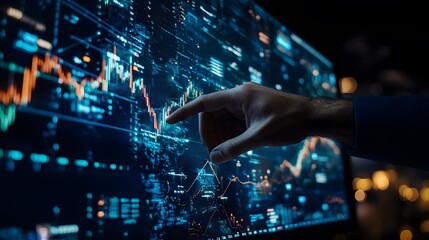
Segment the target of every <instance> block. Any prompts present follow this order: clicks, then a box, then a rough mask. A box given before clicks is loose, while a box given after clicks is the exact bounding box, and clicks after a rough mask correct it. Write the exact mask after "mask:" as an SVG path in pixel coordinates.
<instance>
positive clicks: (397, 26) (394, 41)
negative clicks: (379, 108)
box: [255, 0, 429, 95]
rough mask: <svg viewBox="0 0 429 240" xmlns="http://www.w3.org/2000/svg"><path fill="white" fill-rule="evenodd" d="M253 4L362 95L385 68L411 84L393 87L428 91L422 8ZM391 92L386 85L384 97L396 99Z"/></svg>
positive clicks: (427, 17) (365, 2)
mask: <svg viewBox="0 0 429 240" xmlns="http://www.w3.org/2000/svg"><path fill="white" fill-rule="evenodd" d="M255 2H256V3H257V4H259V5H260V6H261V7H262V8H264V9H266V10H267V11H268V12H269V13H271V14H272V15H273V16H274V17H276V18H277V19H279V20H280V21H281V22H282V23H284V25H285V26H287V27H289V29H290V30H292V31H293V32H295V33H296V34H297V35H299V36H301V37H302V38H303V39H305V40H306V41H307V42H308V43H310V44H311V45H312V46H313V47H315V48H316V49H317V50H319V51H320V52H321V53H322V54H323V55H325V56H326V57H327V58H328V59H330V60H331V61H332V62H333V63H334V66H335V73H336V74H337V77H338V78H341V77H350V76H352V77H354V78H355V79H356V80H357V82H358V83H361V84H358V89H357V91H358V93H362V94H364V90H363V89H362V88H363V87H364V86H366V84H370V83H374V82H379V81H383V80H381V79H380V78H381V76H379V74H380V72H381V71H382V70H386V69H395V70H399V71H401V73H404V74H406V77H407V78H408V80H409V82H412V84H408V85H407V84H405V85H406V86H405V85H404V86H397V87H399V88H407V91H412V92H416V93H420V92H426V91H427V90H426V89H427V88H428V87H429V81H428V80H427V71H428V66H429V61H428V58H427V56H428V53H429V47H428V39H427V37H426V36H427V35H428V33H429V27H428V22H429V14H428V13H427V8H426V7H424V6H423V4H420V3H418V2H417V3H416V2H414V1H384V0H382V1H369V0H362V1H332V0H331V1H330V0H328V1H310V0H299V1H293V2H292V1H269V0H256V1H255ZM425 11H426V12H425ZM402 77H404V76H402ZM383 83H384V82H383ZM386 84H387V83H386ZM391 84H393V83H391ZM360 85H361V86H362V87H359V86H360ZM411 85H412V86H411ZM393 87H395V86H386V89H385V91H384V93H383V94H384V95H392V94H394V93H392V91H393V90H392V91H390V88H393ZM387 88H389V89H387ZM423 88H424V89H423ZM365 94H366V93H365Z"/></svg>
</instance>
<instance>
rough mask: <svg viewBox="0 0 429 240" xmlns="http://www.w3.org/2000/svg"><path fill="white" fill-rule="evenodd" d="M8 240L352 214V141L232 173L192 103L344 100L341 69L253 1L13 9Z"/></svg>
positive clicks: (5, 34) (177, 235)
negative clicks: (243, 88)
mask: <svg viewBox="0 0 429 240" xmlns="http://www.w3.org/2000/svg"><path fill="white" fill-rule="evenodd" d="M0 11H1V13H0V44H1V49H0V76H1V79H0V193H1V200H0V203H1V204H0V239H67V240H73V239H230V238H241V237H246V236H255V235H261V237H262V236H263V235H265V234H270V233H272V232H281V231H285V232H287V231H288V230H290V229H299V228H301V227H306V226H313V225H320V224H325V223H331V222H337V221H344V220H347V219H349V218H350V207H349V202H348V200H347V197H346V190H345V189H346V188H347V187H348V186H346V185H345V184H344V182H345V181H344V179H345V173H344V165H343V161H342V152H341V145H340V144H339V143H338V142H335V141H332V140H330V139H326V138H318V137H310V138H308V139H305V141H303V142H301V143H299V144H294V145H290V146H283V147H275V148H274V147H263V148H258V149H254V150H252V151H249V152H246V153H244V154H241V155H240V156H238V157H237V158H235V159H234V160H232V161H230V162H228V163H225V164H221V165H216V164H213V163H211V162H210V161H209V155H208V152H207V150H206V148H205V146H204V145H203V144H202V142H201V140H200V136H199V133H198V118H197V116H193V117H191V118H189V119H188V120H186V121H184V122H181V123H178V124H174V125H169V124H166V122H165V119H166V117H167V116H168V115H169V114H170V113H171V112H173V111H174V110H176V109H177V108H179V107H181V106H183V105H184V104H186V103H187V102H189V101H192V99H195V98H196V97H198V96H200V95H202V94H205V93H210V92H214V91H218V90H223V89H229V88H232V87H235V86H237V85H240V84H243V83H245V82H249V81H253V82H256V83H259V84H262V85H265V86H268V87H272V88H275V89H278V90H282V91H286V92H292V93H297V94H302V95H305V96H312V97H327V98H336V97H337V91H338V90H337V85H336V79H335V75H334V74H333V66H332V63H331V62H330V61H329V60H328V59H326V58H325V57H324V56H323V55H321V54H320V53H319V52H317V50H315V49H314V48H312V47H311V46H310V45H309V44H307V43H306V42H305V41H304V40H303V39H301V38H300V37H299V36H297V35H295V34H294V33H293V32H291V31H290V30H289V29H288V28H287V27H285V26H283V25H282V24H281V23H280V22H279V21H277V20H276V19H274V18H273V17H272V16H271V15H269V14H268V13H267V12H265V11H264V10H263V9H261V8H260V7H259V6H258V5H257V4H255V3H254V2H252V1H246V0H234V1H233V0H231V1H227V0H204V1H197V0H168V1H167V0H163V1H152V0H151V1H146V0H91V1H89V0H19V1H17V0H2V1H1V3H0Z"/></svg>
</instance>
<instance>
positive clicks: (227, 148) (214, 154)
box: [210, 129, 256, 164]
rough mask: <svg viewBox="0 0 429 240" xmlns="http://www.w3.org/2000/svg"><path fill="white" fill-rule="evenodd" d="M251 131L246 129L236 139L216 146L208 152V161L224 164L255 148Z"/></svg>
mask: <svg viewBox="0 0 429 240" xmlns="http://www.w3.org/2000/svg"><path fill="white" fill-rule="evenodd" d="M254 142H255V141H254V134H253V131H251V130H249V129H247V130H246V131H245V132H244V133H242V134H240V135H238V136H237V137H234V138H231V139H229V140H227V141H225V142H223V143H221V144H219V145H217V146H216V147H215V148H214V149H213V150H212V151H211V152H210V159H211V160H212V162H214V163H217V164H219V163H224V162H227V161H229V160H231V159H233V158H234V157H236V156H238V155H240V154H242V153H244V152H246V151H248V150H251V149H253V148H255V147H256V146H255V144H254Z"/></svg>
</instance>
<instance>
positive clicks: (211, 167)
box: [186, 160, 220, 192]
mask: <svg viewBox="0 0 429 240" xmlns="http://www.w3.org/2000/svg"><path fill="white" fill-rule="evenodd" d="M207 164H208V165H209V166H210V169H211V170H212V171H213V174H214V176H215V177H216V180H217V183H218V184H220V181H219V177H218V176H217V174H216V171H215V170H214V168H213V166H212V165H211V163H210V161H209V160H207V161H206V163H205V164H204V166H203V167H202V168H201V170H200V171H199V172H198V174H197V176H196V177H195V179H194V181H192V184H191V185H190V186H189V188H188V189H187V190H186V192H189V191H190V190H191V188H192V186H194V184H195V182H196V181H197V179H198V177H199V176H200V175H201V173H202V172H203V170H204V169H205V168H206V166H207Z"/></svg>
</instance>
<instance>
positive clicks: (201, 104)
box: [166, 89, 231, 124]
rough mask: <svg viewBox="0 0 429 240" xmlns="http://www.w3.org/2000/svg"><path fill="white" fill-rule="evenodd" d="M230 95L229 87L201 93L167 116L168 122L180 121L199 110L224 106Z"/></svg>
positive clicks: (213, 109)
mask: <svg viewBox="0 0 429 240" xmlns="http://www.w3.org/2000/svg"><path fill="white" fill-rule="evenodd" d="M230 97H231V89H228V90H223V91H218V92H213V93H208V94H204V95H201V96H199V97H197V98H195V99H194V100H192V101H190V102H189V103H187V104H185V105H184V106H182V107H181V108H179V109H177V110H176V111H174V112H173V113H172V114H170V116H168V117H167V119H166V122H167V123H169V124H173V123H177V122H180V121H182V120H184V119H186V118H188V117H190V116H192V115H195V114H197V113H199V112H213V111H217V110H220V109H222V108H224V107H225V106H226V105H227V104H228V101H229V99H230Z"/></svg>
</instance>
